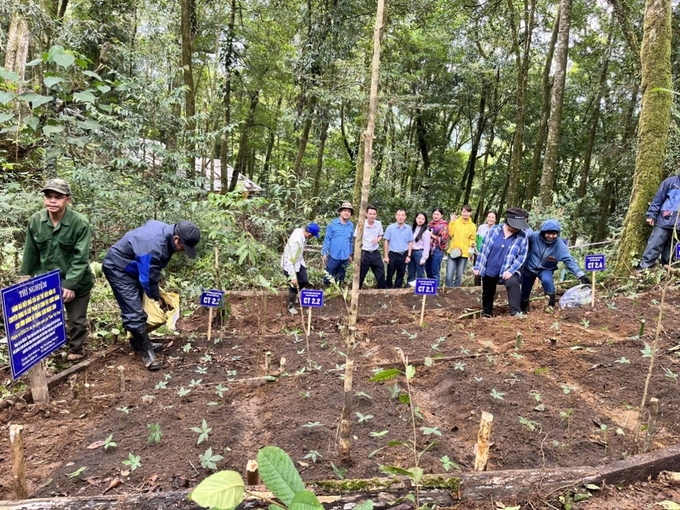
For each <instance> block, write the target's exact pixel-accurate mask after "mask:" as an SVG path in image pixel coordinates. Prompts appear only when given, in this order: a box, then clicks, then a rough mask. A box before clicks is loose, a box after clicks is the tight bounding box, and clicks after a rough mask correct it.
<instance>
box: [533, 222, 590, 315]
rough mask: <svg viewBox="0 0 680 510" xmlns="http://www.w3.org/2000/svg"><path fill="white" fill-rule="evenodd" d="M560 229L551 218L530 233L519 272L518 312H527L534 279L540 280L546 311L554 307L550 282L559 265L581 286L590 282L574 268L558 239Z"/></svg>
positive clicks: (569, 255) (584, 274)
mask: <svg viewBox="0 0 680 510" xmlns="http://www.w3.org/2000/svg"><path fill="white" fill-rule="evenodd" d="M560 230H561V228H560V222H559V221H557V220H553V219H551V220H547V221H545V222H544V223H543V225H541V230H540V231H539V232H533V233H532V234H531V235H530V236H529V253H528V255H527V259H526V262H525V263H524V270H523V271H522V301H521V303H520V308H521V310H522V313H527V312H528V311H529V297H530V296H531V288H532V287H533V285H534V282H535V281H536V278H540V280H541V284H542V285H543V292H544V293H545V295H546V296H548V308H554V306H555V282H554V281H553V273H554V272H555V270H556V269H557V264H558V263H559V262H563V263H564V265H565V266H567V269H568V270H569V271H571V272H572V273H574V275H575V276H576V278H578V279H579V280H581V283H582V284H584V285H590V279H589V278H588V277H587V276H586V273H585V272H584V271H583V270H582V269H581V268H580V267H578V264H577V263H576V261H575V260H574V258H573V257H572V256H571V253H570V252H569V248H568V247H567V244H566V243H565V242H564V240H563V239H562V238H561V237H560Z"/></svg>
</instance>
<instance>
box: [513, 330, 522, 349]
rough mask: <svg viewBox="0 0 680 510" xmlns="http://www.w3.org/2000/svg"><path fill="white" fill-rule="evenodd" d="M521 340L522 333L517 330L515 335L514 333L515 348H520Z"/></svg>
mask: <svg viewBox="0 0 680 510" xmlns="http://www.w3.org/2000/svg"><path fill="white" fill-rule="evenodd" d="M522 342H523V339H522V333H521V332H519V331H518V332H517V335H515V349H516V350H520V349H521V348H522Z"/></svg>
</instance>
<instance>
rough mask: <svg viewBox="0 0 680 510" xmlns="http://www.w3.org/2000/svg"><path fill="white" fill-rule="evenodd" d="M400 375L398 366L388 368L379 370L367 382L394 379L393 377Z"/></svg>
mask: <svg viewBox="0 0 680 510" xmlns="http://www.w3.org/2000/svg"><path fill="white" fill-rule="evenodd" d="M399 375H401V370H399V369H398V368H388V369H386V370H381V371H380V372H378V373H377V374H375V375H374V376H373V377H371V378H370V379H369V380H368V382H384V381H389V380H390V379H394V378H395V377H397V376H399Z"/></svg>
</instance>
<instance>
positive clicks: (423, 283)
mask: <svg viewBox="0 0 680 510" xmlns="http://www.w3.org/2000/svg"><path fill="white" fill-rule="evenodd" d="M415 289H416V296H436V295H437V280H435V279H434V278H416V287H415Z"/></svg>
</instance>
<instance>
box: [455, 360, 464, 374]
mask: <svg viewBox="0 0 680 510" xmlns="http://www.w3.org/2000/svg"><path fill="white" fill-rule="evenodd" d="M453 369H454V370H460V371H461V372H465V363H463V362H462V361H456V363H455V364H454V365H453Z"/></svg>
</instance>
